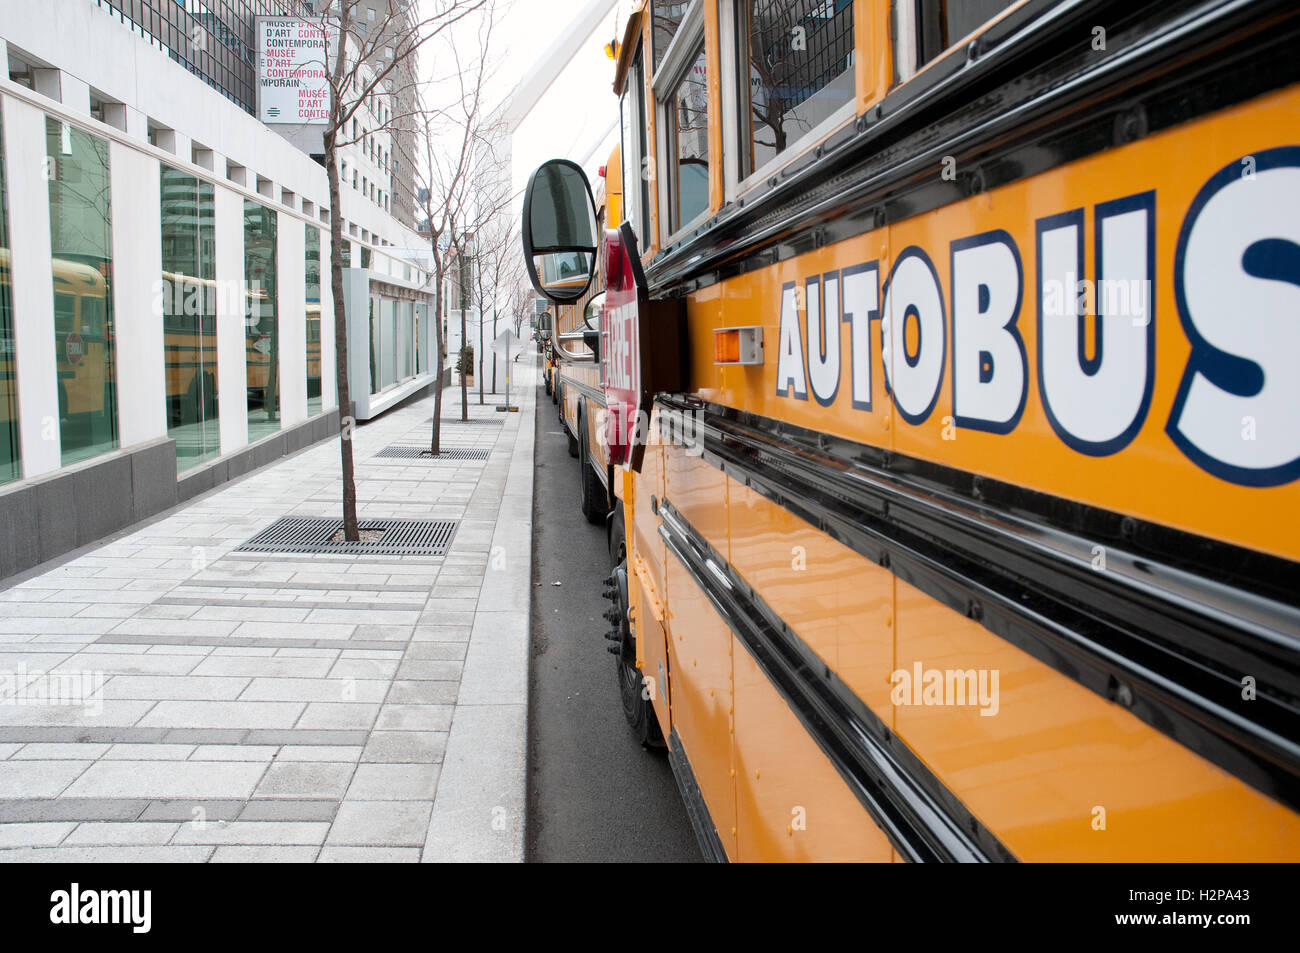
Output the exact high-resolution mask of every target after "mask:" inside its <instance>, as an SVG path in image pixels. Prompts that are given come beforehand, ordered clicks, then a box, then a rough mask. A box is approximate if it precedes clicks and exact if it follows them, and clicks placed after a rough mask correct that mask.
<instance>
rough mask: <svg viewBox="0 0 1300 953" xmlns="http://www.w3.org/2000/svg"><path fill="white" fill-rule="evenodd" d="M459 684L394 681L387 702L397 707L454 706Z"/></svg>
mask: <svg viewBox="0 0 1300 953" xmlns="http://www.w3.org/2000/svg"><path fill="white" fill-rule="evenodd" d="M459 692H460V683H459V682H426V681H395V682H393V687H392V688H391V689H389V691H388V701H389V702H391V703H392V704H397V705H454V704H456V697H457V695H458V694H459Z"/></svg>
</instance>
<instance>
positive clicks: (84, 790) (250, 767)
mask: <svg viewBox="0 0 1300 953" xmlns="http://www.w3.org/2000/svg"><path fill="white" fill-rule="evenodd" d="M10 763H11V762H5V764H10ZM32 763H33V764H36V763H42V762H32ZM43 763H47V764H49V763H53V764H60V763H63V762H43ZM3 767H4V765H0V769H2V768H3ZM265 770H266V765H264V764H260V763H249V762H242V761H138V760H137V761H99V762H96V763H95V764H93V765H91V766H90V767H89V768H87V769H86V770H85V772H84V773H82V774H81V776H80V777H79V778H78V779H77V780H76V782H75V783H73V784H72V786H71V787H69V788H68V790H67V795H68V797H128V798H131V797H134V798H155V799H162V798H185V797H192V798H247V797H248V796H249V795H251V794H252V793H253V789H254V788H255V787H256V786H257V782H258V781H259V780H260V779H261V777H262V774H263V772H265Z"/></svg>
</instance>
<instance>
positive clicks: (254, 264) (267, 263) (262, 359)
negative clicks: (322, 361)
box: [244, 199, 280, 443]
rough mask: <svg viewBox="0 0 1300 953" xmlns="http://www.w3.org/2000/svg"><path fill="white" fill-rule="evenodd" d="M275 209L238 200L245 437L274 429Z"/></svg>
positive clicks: (277, 367) (277, 405)
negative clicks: (241, 231) (241, 209)
mask: <svg viewBox="0 0 1300 953" xmlns="http://www.w3.org/2000/svg"><path fill="white" fill-rule="evenodd" d="M275 217H276V216H275V212H274V211H272V210H271V209H269V208H266V207H265V206H263V205H260V204H259V203H257V202H252V201H249V200H248V199H245V200H244V282H245V285H246V291H245V294H246V301H247V305H246V310H245V312H244V337H245V348H244V350H245V354H246V365H245V368H246V374H247V378H248V441H249V443H252V442H253V441H254V440H259V439H261V438H262V437H265V436H267V435H268V434H272V433H275V432H276V431H277V430H279V429H280V333H279V330H280V329H279V315H278V314H277V313H276V311H277V309H276V286H277V282H276V272H275V260H276V259H275V238H276V236H275Z"/></svg>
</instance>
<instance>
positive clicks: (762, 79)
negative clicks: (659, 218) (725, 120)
mask: <svg viewBox="0 0 1300 953" xmlns="http://www.w3.org/2000/svg"><path fill="white" fill-rule="evenodd" d="M736 12H737V16H736V32H737V36H738V38H739V42H738V44H737V45H738V49H737V51H736V52H737V55H738V62H739V63H740V76H741V88H740V90H739V91H738V92H739V100H740V103H741V110H740V153H741V154H740V177H741V178H742V179H743V178H745V177H746V176H748V175H750V174H752V173H753V172H754V171H755V170H756V169H761V168H762V167H763V166H764V165H766V164H767V163H768V162H770V161H772V160H773V159H775V158H776V157H777V156H779V155H780V154H781V153H783V152H785V150H786V149H787V148H789V147H790V146H791V145H793V144H794V143H796V142H798V141H799V140H800V139H801V138H803V137H804V136H805V135H806V134H808V133H811V132H812V131H813V130H814V129H816V128H817V127H819V126H821V125H822V124H823V123H825V122H826V121H827V120H829V119H830V118H831V117H832V116H833V115H835V114H836V113H838V112H839V111H840V109H841V108H842V107H844V106H845V105H846V104H848V103H851V102H853V96H854V89H853V82H854V77H853V3H852V0H827V2H825V3H808V2H805V0H742V2H741V3H740V4H739V6H738V8H737V11H736ZM792 36H798V37H800V38H802V40H803V42H802V43H799V44H795V43H792V42H791V39H790V38H791V37H792ZM746 78H748V82H745V79H746Z"/></svg>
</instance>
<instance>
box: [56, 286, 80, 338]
mask: <svg viewBox="0 0 1300 953" xmlns="http://www.w3.org/2000/svg"><path fill="white" fill-rule="evenodd" d="M76 321H77V299H76V297H75V296H74V295H65V294H56V295H55V296H54V333H55V334H71V333H72V332H73V331H75V330H76V329H77V328H76Z"/></svg>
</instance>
